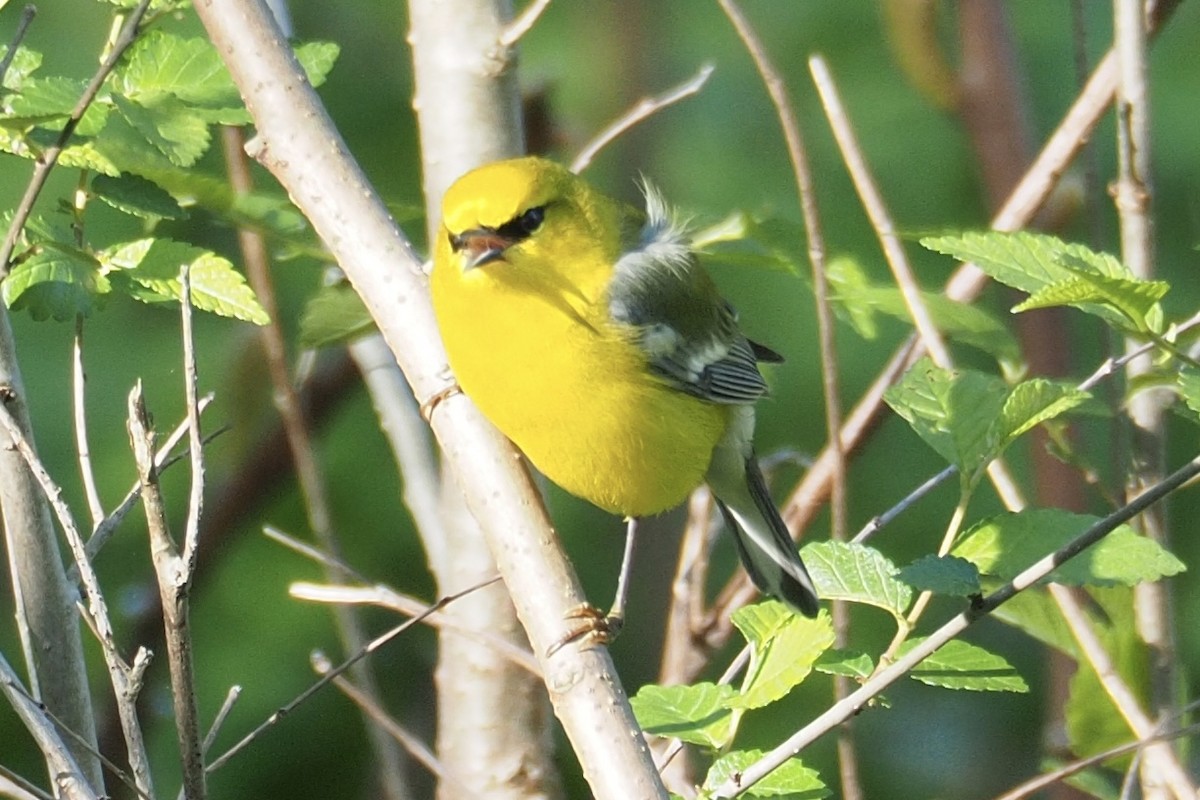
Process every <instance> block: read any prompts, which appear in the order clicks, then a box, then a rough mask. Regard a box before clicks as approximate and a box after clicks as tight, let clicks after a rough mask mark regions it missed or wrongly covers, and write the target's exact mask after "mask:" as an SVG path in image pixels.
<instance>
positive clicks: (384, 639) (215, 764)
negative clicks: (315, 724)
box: [206, 581, 491, 772]
mask: <svg viewBox="0 0 1200 800" xmlns="http://www.w3.org/2000/svg"><path fill="white" fill-rule="evenodd" d="M488 583H491V581H488ZM479 588H480V587H479V586H471V587H469V588H467V589H464V590H462V591H461V592H456V593H455V594H449V595H446V596H445V597H442V598H440V599H439V600H438V601H437V602H436V603H434V604H433V605H431V606H429V607H428V608H426V609H425V611H424V612H423V613H421V614H418V615H416V616H414V617H413V618H412V619H409V620H406V621H404V622H402V623H400V624H399V625H397V626H396V627H394V628H392V629H391V630H389V631H387V632H386V633H384V634H382V635H381V636H377V637H376V638H374V639H372V640H371V641H369V642H367V643H366V644H365V645H363V647H362V649H361V650H359V651H358V652H357V653H353V654H352V655H350V657H349V658H347V659H346V660H345V661H343V662H342V663H340V664H338V665H337V666H336V667H334V668H333V669H331V670H329V671H328V672H326V673H325V674H323V675H322V676H321V678H320V679H319V680H318V681H316V683H314V684H313V685H312V686H309V687H308V688H307V689H305V690H304V691H303V692H301V693H300V694H298V695H296V697H295V698H293V699H292V700H291V701H289V702H288V703H287V704H285V705H283V706H280V707H279V709H278V710H276V711H275V712H274V713H272V714H271V715H270V716H269V717H267V718H266V719H265V720H263V721H262V722H261V723H259V724H258V725H257V726H256V727H255V728H254V729H253V730H252V731H250V732H249V733H247V734H246V735H245V736H243V737H242V738H241V739H239V740H238V741H237V743H236V744H234V745H233V746H232V747H230V748H229V749H228V750H226V751H225V752H224V753H222V754H221V755H220V756H219V757H218V758H216V759H215V760H214V761H212V762H211V763H210V764H209V765H208V767H207V769H206V771H207V772H216V771H217V770H219V769H220V768H221V767H223V766H225V765H226V764H228V763H229V760H230V759H231V758H233V757H234V756H235V755H237V754H238V753H240V752H241V751H242V750H244V749H245V748H246V746H247V745H249V744H250V743H251V742H253V741H254V740H255V739H257V738H258V737H259V736H261V735H262V734H263V732H264V731H266V730H267V729H268V728H270V727H272V726H274V725H276V724H277V723H278V722H279V721H280V720H281V719H283V718H284V717H286V716H287V715H288V714H290V713H292V712H293V711H295V710H296V709H297V708H298V707H299V706H300V705H302V704H303V703H304V702H306V701H307V700H308V699H309V698H311V697H312V696H313V695H314V694H316V693H317V692H318V691H320V690H321V689H322V688H323V687H325V686H326V685H328V684H329V683H331V682H332V681H333V679H334V678H336V677H338V676H339V675H341V674H342V673H344V672H345V671H346V670H348V669H350V667H352V666H354V665H355V664H356V663H358V662H359V661H361V660H362V659H364V658H366V657H367V656H369V655H370V654H371V653H374V652H375V651H376V650H378V649H379V648H381V647H383V646H384V645H385V644H387V643H388V642H390V641H392V640H393V639H395V638H396V637H397V636H399V635H400V634H401V633H404V631H406V630H408V629H409V628H411V627H412V626H414V625H417V624H419V623H421V622H423V621H424V620H425V618H426V617H428V616H429V615H430V614H433V613H435V612H437V611H440V610H441V609H443V608H445V607H446V606H447V605H448V604H450V603H453V602H454V601H455V600H457V599H459V598H460V597H466V596H467V595H469V594H471V593H472V592H474V591H476V590H477V589H479Z"/></svg>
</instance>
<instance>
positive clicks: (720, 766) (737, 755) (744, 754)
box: [704, 750, 833, 800]
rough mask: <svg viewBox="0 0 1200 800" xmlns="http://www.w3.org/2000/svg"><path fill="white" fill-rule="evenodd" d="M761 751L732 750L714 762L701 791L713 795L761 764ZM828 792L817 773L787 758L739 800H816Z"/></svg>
mask: <svg viewBox="0 0 1200 800" xmlns="http://www.w3.org/2000/svg"><path fill="white" fill-rule="evenodd" d="M762 757H763V752H762V751H761V750H734V751H733V752H730V753H726V754H725V755H723V756H721V757H720V758H718V759H717V760H716V761H715V762H713V765H712V767H711V768H710V769H709V771H708V776H707V777H705V779H704V788H705V789H707V790H708V791H710V792H711V791H715V790H716V788H717V787H718V786H721V785H723V784H724V783H726V782H727V781H729V780H730V779H731V778H734V777H736V776H737V775H738V774H740V773H742V772H745V770H746V769H747V768H748V767H750V766H751V765H753V764H755V763H757V762H758V761H761V760H762ZM831 794H833V792H831V791H830V790H829V789H828V788H827V787H826V786H825V784H824V783H822V782H821V777H820V775H818V774H817V772H816V770H811V769H809V768H808V767H806V766H804V764H803V762H801V761H800V759H798V758H789V759H788V760H787V761H785V762H783V763H782V764H781V765H779V768H778V769H776V770H775V771H774V772H772V773H770V774H769V775H767V776H766V777H765V778H763V779H762V780H761V781H759V782H758V783H756V784H754V786H752V787H750V788H749V789H747V790H746V792H745V793H744V794H741V795H739V797H771V798H774V800H819V798H822V797H829V796H830V795H831Z"/></svg>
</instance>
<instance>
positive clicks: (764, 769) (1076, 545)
mask: <svg viewBox="0 0 1200 800" xmlns="http://www.w3.org/2000/svg"><path fill="white" fill-rule="evenodd" d="M1197 475H1200V457H1197V458H1194V459H1193V460H1191V461H1189V462H1188V463H1187V464H1185V465H1184V466H1182V467H1180V468H1179V469H1178V470H1176V471H1175V472H1174V473H1172V474H1171V475H1169V476H1168V477H1167V478H1165V479H1164V480H1163V481H1162V482H1160V483H1158V484H1156V485H1155V486H1153V487H1150V488H1149V489H1147V490H1146V492H1145V493H1143V494H1142V495H1140V496H1139V497H1137V498H1135V499H1134V500H1132V501H1130V502H1129V503H1128V504H1127V505H1125V506H1123V507H1122V508H1119V509H1117V510H1116V511H1114V512H1113V513H1112V514H1109V515H1108V516H1107V517H1104V518H1103V519H1100V520H1097V521H1096V522H1095V523H1093V524H1092V525H1091V526H1089V527H1088V529H1087V530H1085V531H1084V532H1083V533H1081V534H1079V536H1077V537H1075V538H1074V539H1072V540H1071V541H1070V542H1067V543H1066V544H1065V545H1063V546H1062V547H1060V548H1059V549H1058V550H1056V551H1054V552H1053V553H1051V554H1049V555H1047V556H1045V557H1044V558H1041V559H1039V560H1038V561H1036V562H1035V563H1034V564H1032V565H1031V566H1029V567H1028V568H1026V569H1025V570H1024V571H1023V572H1021V574H1019V575H1017V577H1015V578H1013V579H1012V580H1011V581H1010V582H1008V583H1006V584H1005V585H1004V586H1001V587H1000V588H999V589H997V590H996V591H994V592H992V593H991V594H990V595H988V596H987V597H985V598H983V599H982V600H980V601H978V602H977V603H975V604H974V605H973V606H972V607H971V608H969V609H967V610H966V611H963V612H962V613H961V614H958V615H957V616H955V617H953V618H952V619H950V620H949V621H948V622H946V623H945V624H944V625H942V627H940V628H938V629H937V630H936V631H934V632H933V633H932V634H931V635H930V636H929V638H927V639H925V640H923V641H921V642H920V643H919V644H918V645H917V646H916V647H914V648H913V649H912V650H910V651H909V652H907V653H905V654H904V655H903V656H902V657H900V658H899V659H897V660H896V662H895V663H893V664H891V665H889V666H888V667H886V668H884V669H883V670H880V671H879V672H878V673H876V674H875V675H874V676H873V677H871V678H869V679H868V680H867V681H866V682H864V683H863V685H862V686H861V687H859V689H857V690H856V691H855V692H854V693H852V694H851V695H850V696H849V697H847V698H846V699H845V700H843V701H842V702H840V703H838V704H836V705H834V706H833V707H831V708H830V709H829V710H827V711H826V712H825V713H823V714H821V715H820V716H819V717H817V718H816V719H814V720H813V721H812V722H810V723H809V724H808V725H806V726H805V727H804V728H802V729H801V730H799V731H798V732H796V733H795V734H794V735H793V736H792V737H791V738H789V739H788V740H787V741H786V742H784V743H783V744H781V745H780V746H779V747H777V748H775V749H774V750H772V751H771V752H770V753H769V754H768V755H767V756H765V757H764V758H763V759H762V760H761V761H759V762H758V763H756V764H754V765H753V766H751V767H749V768H748V769H746V770H745V771H743V772H742V773H740V774H739V775H738V776H736V777H735V779H733V780H730V781H728V782H726V783H725V784H724V785H722V786H721V787H719V788H718V789H717V791H716V792H715V793H714V797H733V796H735V795H736V794H738V793H740V792H742V791H744V790H746V789H747V788H749V787H750V786H752V785H754V784H755V783H757V782H758V781H760V780H762V779H763V778H764V777H765V776H766V775H767V774H768V773H770V772H771V771H772V770H774V769H776V768H777V767H779V766H780V765H782V764H783V763H784V762H785V761H787V760H788V759H789V758H791V757H793V756H795V755H796V754H797V753H799V752H800V751H801V750H802V749H804V748H805V747H806V746H808V745H809V744H811V743H812V742H814V741H815V740H816V739H818V738H820V737H821V736H822V735H824V734H825V733H826V732H828V731H829V730H830V729H832V728H834V727H835V726H837V725H840V724H841V723H843V722H845V721H846V720H847V719H849V718H850V717H852V716H853V715H854V714H856V713H858V711H859V710H861V709H862V708H863V707H864V706H865V705H866V704H867V703H868V702H870V701H871V700H872V699H873V698H874V697H876V696H878V695H879V693H880V692H882V691H883V690H884V689H886V688H887V687H888V686H890V685H891V684H893V683H895V682H896V681H897V680H899V679H900V678H902V677H904V676H905V675H906V674H907V673H908V672H909V671H911V670H912V668H913V667H915V666H916V665H917V664H919V663H921V662H922V661H924V660H925V659H926V658H928V657H929V656H930V655H931V654H933V653H934V652H936V651H937V650H939V649H940V648H941V647H942V646H943V645H945V644H946V643H947V642H949V641H950V640H952V639H954V638H955V637H957V636H958V635H959V634H961V633H962V632H963V631H964V630H966V629H967V628H968V627H969V626H970V625H972V624H973V623H975V622H977V621H978V620H980V619H982V618H984V617H985V616H987V615H988V614H990V613H991V612H992V611H994V610H995V609H997V608H998V607H999V606H1001V605H1002V604H1004V603H1005V602H1007V601H1008V600H1011V599H1012V598H1013V596H1015V595H1016V594H1017V593H1018V592H1021V591H1024V590H1025V589H1027V588H1029V587H1031V586H1034V585H1035V584H1037V583H1038V582H1039V581H1041V580H1043V579H1044V578H1046V577H1047V576H1048V575H1049V574H1050V573H1051V572H1053V571H1054V570H1055V569H1057V568H1058V567H1060V566H1062V565H1063V564H1064V563H1066V562H1067V561H1068V560H1070V559H1071V558H1074V557H1075V556H1077V555H1079V553H1081V552H1083V551H1084V550H1086V549H1087V548H1089V547H1091V546H1092V545H1094V544H1095V543H1096V542H1098V541H1100V540H1101V539H1103V538H1104V537H1105V536H1107V535H1108V534H1109V533H1111V532H1112V531H1113V530H1115V529H1116V528H1117V527H1118V526H1120V525H1121V524H1122V523H1125V522H1128V521H1129V520H1130V519H1132V518H1133V517H1135V516H1137V515H1138V514H1140V513H1142V511H1144V510H1145V509H1147V508H1149V507H1150V506H1152V505H1153V504H1155V503H1157V502H1158V501H1160V500H1162V499H1163V498H1165V497H1166V496H1167V495H1169V494H1170V493H1171V492H1173V491H1175V490H1176V489H1178V488H1180V487H1181V486H1183V485H1184V484H1186V483H1187V482H1188V481H1190V480H1192V479H1193V478H1195V477H1196V476H1197Z"/></svg>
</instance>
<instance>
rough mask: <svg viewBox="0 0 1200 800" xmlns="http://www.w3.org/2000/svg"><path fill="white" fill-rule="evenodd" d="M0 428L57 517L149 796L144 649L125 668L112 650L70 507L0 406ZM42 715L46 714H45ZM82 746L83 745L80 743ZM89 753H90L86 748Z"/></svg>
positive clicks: (138, 776)
mask: <svg viewBox="0 0 1200 800" xmlns="http://www.w3.org/2000/svg"><path fill="white" fill-rule="evenodd" d="M0 425H2V426H3V427H4V428H5V429H6V430H7V431H8V434H9V436H10V437H11V438H12V442H13V445H14V446H15V447H16V449H17V452H19V453H20V454H21V457H22V458H23V459H24V460H25V463H26V465H27V466H28V467H29V471H30V473H31V474H32V475H33V477H34V479H35V480H36V481H37V483H38V485H39V486H40V487H41V489H42V492H43V493H44V494H45V496H46V499H47V501H49V503H50V507H51V508H52V509H53V510H54V514H55V516H56V517H57V518H58V523H59V526H60V527H61V528H62V530H63V534H64V535H65V536H66V539H67V545H68V547H69V548H70V550H71V554H72V555H73V556H74V558H75V565H76V567H77V568H78V569H79V575H80V580H81V583H82V585H83V590H84V596H85V597H86V598H87V615H86V616H85V620H86V621H87V623H88V625H89V626H91V628H92V630H93V631H94V632H95V633H96V638H97V639H98V640H99V641H100V645H101V651H102V652H103V654H104V663H105V665H106V666H107V667H108V673H109V678H110V680H111V681H112V686H113V691H114V694H115V696H116V700H117V711H118V717H119V719H120V721H121V732H122V733H123V734H124V737H125V746H126V748H127V749H128V754H129V766H130V769H131V771H132V772H133V777H134V781H135V783H136V787H137V790H138V791H139V792H140V793H142V794H143V795H145V796H147V797H152V796H153V795H154V788H153V784H152V782H151V778H150V768H149V759H148V757H147V755H146V748H145V742H144V741H143V738H142V731H141V725H140V724H139V722H138V718H137V707H136V704H137V696H138V693H139V691H140V690H141V678H142V673H143V671H144V669H145V661H146V660H147V659H148V658H149V655H148V653H146V651H145V650H142V649H139V650H138V653H137V655H136V656H135V658H134V663H133V665H128V664H126V663H125V661H124V660H123V659H122V658H121V655H120V653H119V652H118V650H117V644H116V637H115V635H114V633H113V627H112V622H111V619H110V617H109V615H108V604H107V603H106V602H105V600H104V594H103V592H101V590H100V580H99V578H97V576H96V572H95V570H94V569H93V568H92V565H91V562H90V561H89V560H88V557H87V551H86V547H85V545H84V543H83V537H82V536H81V535H80V532H79V527H78V526H77V525H76V524H75V518H74V516H73V515H72V514H71V509H70V508H69V507H68V506H67V504H66V501H64V500H63V498H62V487H60V486H59V485H58V484H56V483H55V482H54V479H53V478H51V477H50V473H49V472H47V471H46V467H45V465H43V464H42V462H41V459H39V458H38V455H37V453H35V452H34V451H33V447H32V446H31V445H30V443H29V440H28V439H26V438H25V435H24V433H23V432H22V431H21V426H20V424H18V422H17V420H16V419H15V418H14V417H13V415H12V413H11V412H10V411H9V410H8V406H7V405H5V404H4V403H2V402H0ZM47 713H50V712H49V711H47ZM85 744H86V743H85ZM87 747H88V748H89V749H93V750H94V748H93V747H91V745H90V744H87Z"/></svg>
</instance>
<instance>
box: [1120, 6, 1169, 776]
mask: <svg viewBox="0 0 1200 800" xmlns="http://www.w3.org/2000/svg"><path fill="white" fill-rule="evenodd" d="M1113 14H1114V19H1113V38H1114V40H1115V45H1114V46H1115V48H1116V51H1117V75H1118V80H1117V99H1116V121H1117V181H1116V187H1115V191H1114V192H1113V199H1114V201H1115V204H1116V208H1117V219H1118V222H1119V225H1120V229H1121V260H1122V261H1123V262H1124V263H1125V264H1126V265H1127V266H1128V267H1129V270H1130V271H1131V272H1132V273H1133V274H1134V275H1135V276H1136V277H1138V278H1141V279H1143V280H1151V279H1152V278H1153V277H1154V273H1155V265H1154V220H1153V217H1152V214H1151V201H1152V199H1153V186H1152V183H1151V163H1150V161H1151V155H1150V154H1151V144H1152V143H1151V136H1150V108H1149V93H1150V88H1149V79H1148V70H1149V67H1148V65H1147V61H1146V22H1145V17H1144V16H1143V13H1142V0H1114V2H1113ZM1139 345H1140V343H1139V342H1137V341H1135V340H1133V339H1126V341H1125V350H1126V351H1127V352H1128V351H1130V350H1134V349H1136V348H1138V347H1139ZM1154 371H1155V367H1154V363H1153V358H1152V356H1151V355H1150V354H1147V355H1144V356H1139V357H1137V358H1134V359H1132V360H1131V361H1130V362H1129V366H1128V367H1127V368H1126V372H1127V376H1128V383H1129V384H1130V385H1136V384H1137V382H1138V380H1139V379H1140V378H1142V377H1144V376H1146V375H1148V374H1153V373H1154ZM1171 399H1172V398H1171V397H1170V394H1169V393H1168V392H1167V391H1165V390H1162V389H1158V390H1155V389H1146V388H1143V389H1142V390H1141V391H1137V392H1136V393H1134V394H1133V395H1132V397H1130V398H1129V401H1128V421H1129V433H1130V436H1129V438H1128V444H1129V447H1130V449H1131V452H1130V453H1129V454H1128V459H1129V460H1128V463H1127V466H1126V469H1125V480H1126V485H1125V496H1126V497H1134V496H1137V495H1138V494H1139V493H1141V491H1142V490H1143V489H1144V488H1145V487H1146V486H1149V485H1151V484H1153V483H1155V482H1156V481H1158V480H1159V479H1160V478H1161V477H1162V475H1163V473H1164V472H1165V471H1166V441H1165V438H1164V437H1165V430H1164V428H1165V426H1164V415H1165V413H1166V408H1167V405H1168V403H1170V401H1171ZM1135 527H1137V528H1138V529H1140V530H1141V532H1142V533H1144V534H1145V535H1146V537H1147V538H1149V539H1150V540H1152V541H1154V542H1156V543H1158V544H1159V545H1161V546H1162V547H1164V548H1168V549H1169V545H1170V534H1169V532H1168V528H1167V520H1166V512H1165V510H1164V509H1161V508H1155V509H1152V510H1150V511H1149V512H1147V513H1146V514H1144V515H1143V516H1142V517H1141V518H1140V519H1138V520H1137V521H1136V522H1135ZM1134 610H1135V612H1136V615H1137V616H1136V620H1137V630H1138V635H1139V636H1140V637H1141V639H1142V641H1144V642H1145V643H1146V646H1147V648H1148V649H1149V651H1150V703H1151V707H1152V708H1153V709H1155V712H1154V713H1155V714H1156V716H1159V717H1164V716H1165V715H1167V714H1169V713H1170V712H1171V709H1172V707H1173V706H1174V701H1175V696H1176V691H1177V687H1178V685H1179V684H1178V674H1177V672H1178V666H1177V664H1176V657H1177V654H1176V643H1175V631H1174V630H1173V624H1172V623H1173V614H1172V612H1171V598H1170V594H1169V589H1168V584H1167V583H1165V582H1162V581H1154V582H1148V583H1139V584H1138V585H1137V586H1135V587H1134ZM1135 733H1137V734H1138V735H1139V736H1144V734H1143V733H1142V732H1141V731H1138V730H1137V729H1136V728H1135ZM1173 750H1174V748H1172V747H1171V746H1170V745H1169V744H1166V743H1163V744H1156V745H1153V746H1152V747H1150V748H1147V750H1146V752H1145V754H1144V758H1143V761H1142V766H1143V768H1142V770H1141V779H1142V791H1143V793H1144V795H1145V797H1147V798H1148V799H1149V800H1157V799H1158V798H1161V797H1162V796H1163V788H1162V780H1163V777H1164V776H1161V775H1159V774H1158V771H1157V770H1156V768H1155V765H1156V758H1155V756H1156V754H1161V753H1163V752H1164V751H1166V752H1172V751H1173ZM1175 789H1176V790H1177V789H1178V787H1175Z"/></svg>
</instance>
